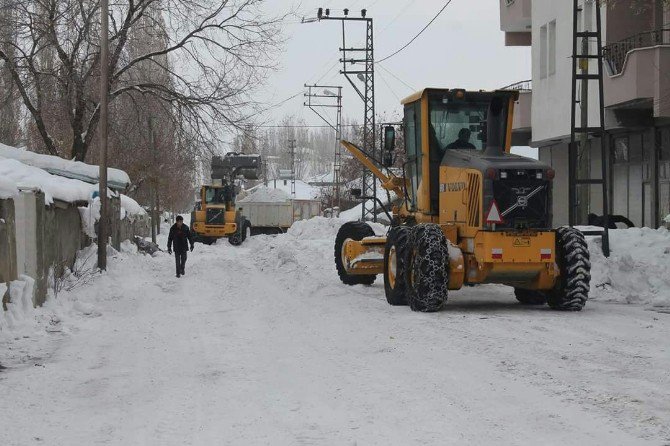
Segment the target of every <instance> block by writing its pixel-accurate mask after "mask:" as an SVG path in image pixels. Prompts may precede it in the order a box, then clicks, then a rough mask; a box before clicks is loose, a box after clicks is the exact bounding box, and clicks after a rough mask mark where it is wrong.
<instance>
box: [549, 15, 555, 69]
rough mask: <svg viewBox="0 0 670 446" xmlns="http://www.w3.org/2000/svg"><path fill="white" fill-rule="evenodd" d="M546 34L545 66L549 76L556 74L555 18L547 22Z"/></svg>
mask: <svg viewBox="0 0 670 446" xmlns="http://www.w3.org/2000/svg"><path fill="white" fill-rule="evenodd" d="M547 34H548V36H547V40H548V42H547V45H548V49H547V58H548V61H547V68H548V73H549V76H551V75H552V74H556V20H552V21H551V22H549V25H548V30H547Z"/></svg>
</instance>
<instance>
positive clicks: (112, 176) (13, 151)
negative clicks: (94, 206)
mask: <svg viewBox="0 0 670 446" xmlns="http://www.w3.org/2000/svg"><path fill="white" fill-rule="evenodd" d="M2 158H6V159H13V160H17V161H21V162H22V163H24V164H27V165H29V166H33V167H38V168H40V169H43V170H46V171H47V172H49V173H52V174H54V175H59V176H62V177H67V178H71V179H77V180H82V181H85V182H87V183H98V179H99V173H100V168H99V167H98V166H94V165H91V164H86V163H82V162H80V161H70V160H66V159H63V158H60V157H58V156H52V155H42V154H39V153H34V152H30V151H28V150H26V149H18V148H16V147H10V146H6V145H4V144H0V159H2ZM107 181H108V182H109V187H111V188H113V189H125V188H126V187H128V185H130V177H129V176H128V174H127V173H125V172H124V171H122V170H119V169H107Z"/></svg>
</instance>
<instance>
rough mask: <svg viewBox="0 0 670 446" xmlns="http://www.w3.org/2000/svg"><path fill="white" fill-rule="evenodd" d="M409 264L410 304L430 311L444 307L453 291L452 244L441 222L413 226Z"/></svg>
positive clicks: (407, 280)
mask: <svg viewBox="0 0 670 446" xmlns="http://www.w3.org/2000/svg"><path fill="white" fill-rule="evenodd" d="M405 265H406V271H405V280H406V283H407V291H408V300H409V306H410V308H411V309H412V310H413V311H423V312H426V313H428V312H434V311H438V310H440V309H441V308H442V306H443V305H444V303H445V302H446V301H447V293H448V291H449V248H448V246H447V238H446V237H445V236H444V233H443V232H442V230H441V229H440V227H439V226H438V225H434V224H421V225H417V226H415V227H414V228H412V231H411V237H410V242H409V244H408V247H407V261H406V262H405Z"/></svg>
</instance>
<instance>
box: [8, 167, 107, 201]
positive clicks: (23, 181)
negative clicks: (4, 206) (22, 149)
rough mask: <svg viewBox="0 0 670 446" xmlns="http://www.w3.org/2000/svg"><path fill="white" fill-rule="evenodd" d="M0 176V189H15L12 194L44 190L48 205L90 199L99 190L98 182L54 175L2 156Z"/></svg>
mask: <svg viewBox="0 0 670 446" xmlns="http://www.w3.org/2000/svg"><path fill="white" fill-rule="evenodd" d="M0 178H2V183H0V191H4V190H5V189H7V191H6V192H9V191H11V190H12V189H13V194H12V195H16V193H17V192H18V189H22V188H25V189H39V190H41V191H42V192H44V201H45V204H47V205H50V204H53V202H54V200H60V201H65V202H68V203H75V202H78V201H88V200H90V199H91V196H92V195H93V192H96V191H97V190H98V185H97V184H90V183H85V182H83V181H81V180H74V179H70V178H64V177H61V176H58V175H52V174H50V173H49V172H47V171H46V170H42V169H39V168H37V167H33V166H28V165H26V164H23V163H22V162H19V161H17V160H15V159H3V158H0ZM0 195H2V192H0ZM10 196H11V195H10ZM5 198H8V197H5Z"/></svg>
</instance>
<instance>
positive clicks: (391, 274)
mask: <svg viewBox="0 0 670 446" xmlns="http://www.w3.org/2000/svg"><path fill="white" fill-rule="evenodd" d="M409 233H410V229H409V228H408V227H406V226H396V227H394V228H391V230H390V231H389V233H388V236H387V238H386V248H385V249H384V292H385V293H386V300H387V302H388V303H389V304H391V305H407V282H406V280H405V276H406V274H405V262H406V261H407V243H408V241H409V240H408V239H409Z"/></svg>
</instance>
